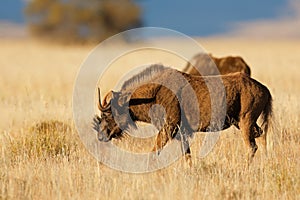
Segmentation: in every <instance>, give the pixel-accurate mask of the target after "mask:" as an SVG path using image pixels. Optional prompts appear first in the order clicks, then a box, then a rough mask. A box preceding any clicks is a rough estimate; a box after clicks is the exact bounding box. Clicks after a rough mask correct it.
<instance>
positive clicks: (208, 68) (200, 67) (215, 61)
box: [183, 53, 251, 76]
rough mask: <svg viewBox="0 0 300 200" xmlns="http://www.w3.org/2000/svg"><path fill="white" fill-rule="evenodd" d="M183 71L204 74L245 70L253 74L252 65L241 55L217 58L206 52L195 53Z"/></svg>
mask: <svg viewBox="0 0 300 200" xmlns="http://www.w3.org/2000/svg"><path fill="white" fill-rule="evenodd" d="M183 72H185V73H188V74H192V75H202V76H208V75H224V74H229V73H234V72H243V73H246V74H248V75H249V76H251V70H250V67H249V66H248V65H247V63H246V62H245V61H244V60H243V58H241V57H240V56H227V57H222V58H216V57H214V56H213V55H212V54H205V53H199V54H197V55H195V56H194V57H193V58H192V59H191V60H190V61H189V62H188V63H187V65H186V66H185V68H184V69H183ZM200 73H201V74H200Z"/></svg>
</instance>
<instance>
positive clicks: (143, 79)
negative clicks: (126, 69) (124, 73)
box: [121, 64, 169, 91]
mask: <svg viewBox="0 0 300 200" xmlns="http://www.w3.org/2000/svg"><path fill="white" fill-rule="evenodd" d="M167 69H169V67H165V66H163V65H162V64H153V65H151V66H149V67H147V68H146V69H144V70H143V71H142V72H140V73H138V74H136V75H134V76H133V77H131V78H130V79H128V80H127V81H125V82H124V83H123V85H122V87H121V91H123V90H128V89H130V88H134V87H135V86H137V85H142V84H144V83H147V82H149V81H150V80H152V79H153V78H155V77H156V76H158V75H159V74H160V73H159V72H162V71H164V70H167Z"/></svg>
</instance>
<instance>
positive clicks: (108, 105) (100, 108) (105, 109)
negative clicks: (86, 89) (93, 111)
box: [98, 88, 110, 112]
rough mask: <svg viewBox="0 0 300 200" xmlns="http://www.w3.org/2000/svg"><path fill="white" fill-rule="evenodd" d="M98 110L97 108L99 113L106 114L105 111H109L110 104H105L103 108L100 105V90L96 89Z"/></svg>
mask: <svg viewBox="0 0 300 200" xmlns="http://www.w3.org/2000/svg"><path fill="white" fill-rule="evenodd" d="M98 98H99V99H98V108H99V110H100V111H101V112H106V111H108V110H109V109H110V103H109V104H107V105H106V106H103V105H102V104H101V95H100V88H98Z"/></svg>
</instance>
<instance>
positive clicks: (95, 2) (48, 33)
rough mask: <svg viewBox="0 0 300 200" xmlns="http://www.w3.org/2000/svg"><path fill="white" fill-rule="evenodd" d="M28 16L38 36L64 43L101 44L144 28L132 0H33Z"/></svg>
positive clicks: (32, 28)
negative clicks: (120, 34)
mask: <svg viewBox="0 0 300 200" xmlns="http://www.w3.org/2000/svg"><path fill="white" fill-rule="evenodd" d="M25 14H26V15H27V19H28V20H27V21H28V24H29V29H30V31H31V32H32V33H33V34H34V35H35V36H39V37H45V38H51V39H56V40H57V41H61V42H99V41H101V40H104V39H106V38H107V37H109V36H111V35H113V34H116V33H118V32H120V31H124V30H126V29H129V28H134V27H139V26H141V9H140V8H139V7H138V6H137V5H136V4H135V3H134V2H133V1H132V0H85V1H83V0H32V1H30V2H29V3H28V5H27V7H26V9H25Z"/></svg>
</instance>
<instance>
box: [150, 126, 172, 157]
mask: <svg viewBox="0 0 300 200" xmlns="http://www.w3.org/2000/svg"><path fill="white" fill-rule="evenodd" d="M168 140H169V136H168V135H167V133H166V131H165V130H164V129H162V130H160V131H159V132H158V135H157V137H156V141H155V145H154V148H153V150H152V151H155V152H157V154H158V155H159V154H160V151H161V150H162V148H163V147H164V146H165V145H166V144H167V142H168Z"/></svg>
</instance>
